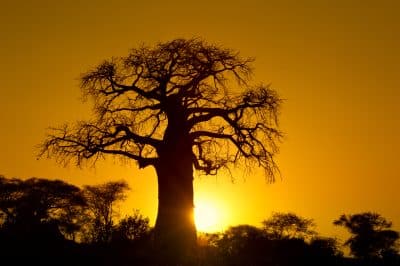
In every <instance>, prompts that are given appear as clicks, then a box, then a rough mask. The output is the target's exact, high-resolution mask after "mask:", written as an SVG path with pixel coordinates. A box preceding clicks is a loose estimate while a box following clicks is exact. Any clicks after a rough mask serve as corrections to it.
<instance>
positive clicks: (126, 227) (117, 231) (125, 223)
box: [113, 210, 150, 241]
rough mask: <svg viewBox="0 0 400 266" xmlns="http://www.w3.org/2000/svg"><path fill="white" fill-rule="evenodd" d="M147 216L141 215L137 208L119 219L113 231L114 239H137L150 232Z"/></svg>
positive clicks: (144, 236)
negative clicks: (129, 214) (131, 213)
mask: <svg viewBox="0 0 400 266" xmlns="http://www.w3.org/2000/svg"><path fill="white" fill-rule="evenodd" d="M149 222H150V220H149V218H147V217H143V216H142V215H141V214H140V213H139V210H135V212H134V213H133V215H131V216H126V217H125V218H123V219H122V220H120V221H119V223H118V225H116V226H115V228H114V231H113V240H114V241H138V240H141V239H144V238H146V237H147V236H148V235H149V233H150V225H149Z"/></svg>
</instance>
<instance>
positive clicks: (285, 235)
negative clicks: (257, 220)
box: [262, 212, 316, 239]
mask: <svg viewBox="0 0 400 266" xmlns="http://www.w3.org/2000/svg"><path fill="white" fill-rule="evenodd" d="M262 223H263V225H264V230H265V231H266V233H267V234H268V236H269V237H270V238H272V239H290V238H301V239H305V238H311V237H312V236H314V235H315V234H316V232H315V231H314V230H313V228H314V227H315V224H314V222H313V220H312V219H306V218H302V217H300V216H298V215H296V214H294V213H290V212H289V213H280V212H278V213H274V214H273V215H272V217H271V218H269V219H267V220H264V221H263V222H262Z"/></svg>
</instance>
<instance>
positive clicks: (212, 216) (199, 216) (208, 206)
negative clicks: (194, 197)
mask: <svg viewBox="0 0 400 266" xmlns="http://www.w3.org/2000/svg"><path fill="white" fill-rule="evenodd" d="M194 219H195V223H196V228H197V230H198V231H199V232H216V231H220V230H221V210H220V209H219V208H218V206H217V205H216V204H215V203H212V202H207V201H200V202H198V203H197V204H196V206H195V208H194Z"/></svg>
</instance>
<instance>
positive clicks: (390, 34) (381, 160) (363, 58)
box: [0, 0, 400, 236]
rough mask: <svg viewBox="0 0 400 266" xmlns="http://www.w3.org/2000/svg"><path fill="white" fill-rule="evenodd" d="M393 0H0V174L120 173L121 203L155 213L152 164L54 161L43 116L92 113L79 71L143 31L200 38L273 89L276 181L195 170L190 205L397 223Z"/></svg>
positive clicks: (235, 216)
mask: <svg viewBox="0 0 400 266" xmlns="http://www.w3.org/2000/svg"><path fill="white" fill-rule="evenodd" d="M399 5H400V4H399V3H398V1H395V0H393V1H368V0H366V1H356V0H353V1H351V0H348V1H319V0H315V1H306V0H305V1H265V0H260V1H256V0H247V1H235V0H229V1H225V0H224V1H209V0H203V1H188V0H186V1H183V0H182V1H176V0H169V1H156V0H153V1H141V2H138V1H132V0H130V1H128V0H126V1H121V0H114V1H103V0H98V1H89V0H87V1H83V0H69V1H67V0H60V1H50V0H48V1H43V0H36V1H33V0H32V1H29V0H25V1H24V0H20V1H2V6H1V16H0V33H1V42H0V48H1V49H0V57H1V64H0V78H1V85H0V92H1V94H0V95H1V96H0V108H1V112H0V121H1V128H2V130H1V131H0V146H1V152H0V174H2V175H4V176H6V177H21V178H28V177H32V176H36V177H44V178H59V179H63V180H66V181H68V182H71V183H73V184H77V185H83V184H98V183H101V182H105V181H108V180H118V179H125V180H127V181H128V182H129V183H130V185H131V188H132V190H131V192H130V194H129V198H128V200H127V201H126V204H125V205H124V206H122V207H121V209H122V211H123V213H131V210H132V209H134V208H135V209H140V210H141V212H142V213H143V214H144V215H146V216H149V217H150V219H151V221H152V222H154V219H155V215H156V211H157V190H156V189H157V188H156V176H155V172H154V171H153V169H146V170H142V171H139V170H138V169H136V167H135V165H134V164H133V163H132V164H122V163H121V162H120V161H118V160H117V159H113V158H108V159H107V160H106V161H105V162H100V163H99V164H98V165H97V166H96V167H91V166H90V165H89V166H88V167H84V168H81V169H79V168H76V167H75V166H74V165H70V166H68V167H66V168H64V167H63V166H61V165H58V164H57V163H56V162H55V161H54V160H48V159H45V158H43V159H40V160H37V159H36V154H37V149H36V148H35V145H37V144H40V143H41V141H43V139H44V136H45V133H46V129H47V128H48V127H50V126H57V125H62V124H64V123H66V122H74V121H76V120H82V119H86V118H89V117H91V116H90V112H91V104H90V102H86V103H84V102H82V101H81V94H80V90H79V76H80V75H81V74H82V73H84V72H86V71H87V70H89V69H90V68H91V67H93V66H95V65H97V64H98V63H100V62H101V61H102V60H104V59H108V58H110V57H112V56H124V55H126V54H127V53H128V52H129V49H131V48H134V47H136V46H138V45H140V44H142V43H145V44H149V45H153V44H156V43H157V42H162V41H169V40H172V39H174V38H181V37H184V38H191V37H200V38H202V39H204V40H206V41H207V42H211V43H216V44H220V45H222V46H224V47H227V48H232V49H235V50H237V51H240V54H241V55H242V56H244V57H247V56H251V57H255V59H256V60H255V62H254V63H253V67H254V81H255V83H260V82H264V83H267V84H268V83H271V84H272V87H273V88H275V89H276V90H277V91H278V92H279V94H280V96H281V97H282V98H284V99H285V101H284V104H283V108H282V113H281V116H280V126H281V129H282V131H283V132H284V133H285V137H284V140H283V142H282V144H281V152H280V154H279V156H278V157H277V162H278V164H279V167H280V170H281V178H280V177H278V178H277V180H276V182H275V183H274V184H268V183H267V182H266V180H265V178H264V177H263V176H262V174H258V173H257V172H255V173H253V174H252V175H251V176H245V177H243V176H236V177H235V180H234V182H232V180H231V178H230V177H227V176H217V177H206V176H200V177H198V178H196V180H195V201H196V205H198V206H201V205H203V206H207V205H211V206H215V209H216V210H217V213H218V216H219V220H218V222H217V223H216V224H214V225H213V229H215V230H222V229H223V228H225V227H226V226H228V225H236V224H243V223H246V224H252V225H256V226H260V225H261V223H260V222H261V221H262V220H263V219H265V218H268V217H269V216H270V215H271V212H274V211H281V212H286V211H292V212H295V213H297V214H299V215H301V216H304V217H307V218H314V219H315V222H316V223H317V225H318V227H317V230H318V231H319V232H320V233H321V234H322V235H326V236H327V235H329V236H342V235H343V233H344V229H341V228H335V227H334V226H333V225H332V221H333V220H334V219H336V218H338V217H339V216H340V214H343V213H347V214H348V213H357V212H363V211H376V212H378V213H380V214H382V215H383V216H384V217H385V218H387V219H389V220H391V221H393V222H394V228H395V229H396V230H400V204H399V203H400V159H399V158H400V156H399V151H400V79H399V77H400V73H399V71H400V16H399V14H400V6H399Z"/></svg>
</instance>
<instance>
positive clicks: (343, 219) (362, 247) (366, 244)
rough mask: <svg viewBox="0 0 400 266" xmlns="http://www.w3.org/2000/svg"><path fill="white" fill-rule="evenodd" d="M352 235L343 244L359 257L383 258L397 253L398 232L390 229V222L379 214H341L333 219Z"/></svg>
mask: <svg viewBox="0 0 400 266" xmlns="http://www.w3.org/2000/svg"><path fill="white" fill-rule="evenodd" d="M334 224H335V225H339V226H343V227H345V228H347V229H348V230H349V232H350V233H351V234H352V235H353V236H351V237H350V238H349V239H348V240H347V241H346V242H345V245H348V246H349V247H350V251H351V254H353V255H354V256H356V257H358V258H361V259H371V258H383V257H385V256H386V255H391V254H397V251H396V246H395V244H396V241H397V240H398V239H399V233H398V232H396V231H393V230H390V228H391V227H392V223H391V222H389V221H387V220H386V219H385V218H383V217H382V216H381V215H380V214H377V213H372V212H365V213H359V214H352V215H345V214H343V215H341V216H340V217H339V219H338V220H335V221H334Z"/></svg>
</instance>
